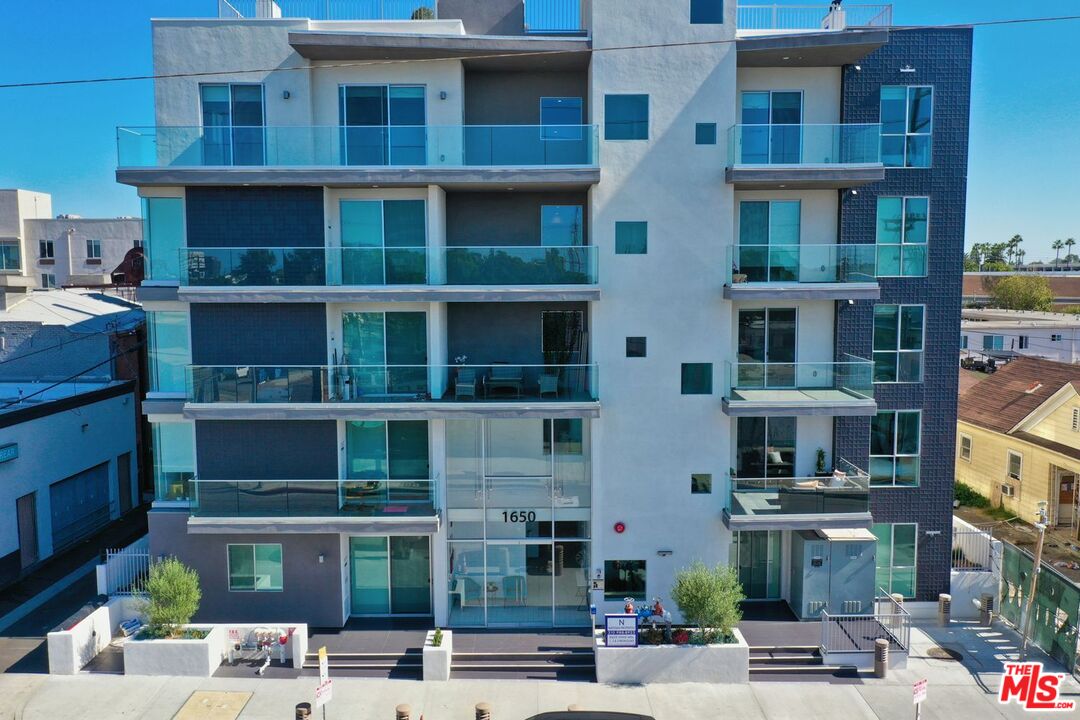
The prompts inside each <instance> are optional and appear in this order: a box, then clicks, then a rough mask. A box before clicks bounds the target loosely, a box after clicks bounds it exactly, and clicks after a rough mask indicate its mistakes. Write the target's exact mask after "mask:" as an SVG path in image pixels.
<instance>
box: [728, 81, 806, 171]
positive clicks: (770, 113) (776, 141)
mask: <svg viewBox="0 0 1080 720" xmlns="http://www.w3.org/2000/svg"><path fill="white" fill-rule="evenodd" d="M742 123H743V129H742V162H743V163H744V164H747V165H796V164H798V163H799V162H801V161H802V92H801V91H798V90H791V91H787V90H771V91H747V92H744V93H743V94H742Z"/></svg>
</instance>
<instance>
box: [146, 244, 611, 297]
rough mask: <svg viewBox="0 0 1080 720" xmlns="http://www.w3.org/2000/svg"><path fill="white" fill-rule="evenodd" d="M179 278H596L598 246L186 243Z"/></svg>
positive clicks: (236, 281) (211, 281)
mask: <svg viewBox="0 0 1080 720" xmlns="http://www.w3.org/2000/svg"><path fill="white" fill-rule="evenodd" d="M158 279H161V278H158ZM179 280H180V283H181V284H182V285H185V286H192V287H230V286H243V287H258V286H301V287H318V286H350V285H358V286H370V285H595V284H596V282H597V252H596V248H595V247H592V246H587V245H575V246H563V247H555V246H533V245H529V246H500V247H447V248H431V249H428V248H423V247H385V248H382V247H378V248H341V247H337V248H322V247H276V248H272V247H242V248H184V249H182V250H181V251H180V278H179Z"/></svg>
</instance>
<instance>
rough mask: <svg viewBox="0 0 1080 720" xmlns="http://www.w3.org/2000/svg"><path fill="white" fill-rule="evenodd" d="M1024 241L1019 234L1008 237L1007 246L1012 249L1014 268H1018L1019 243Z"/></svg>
mask: <svg viewBox="0 0 1080 720" xmlns="http://www.w3.org/2000/svg"><path fill="white" fill-rule="evenodd" d="M1022 242H1024V238H1022V237H1020V235H1013V236H1012V237H1011V238H1010V239H1009V247H1010V248H1011V249H1012V255H1013V257H1014V258H1015V259H1016V269H1017V270H1019V269H1020V257H1019V256H1020V243H1022Z"/></svg>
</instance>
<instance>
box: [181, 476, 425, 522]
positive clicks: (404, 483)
mask: <svg viewBox="0 0 1080 720" xmlns="http://www.w3.org/2000/svg"><path fill="white" fill-rule="evenodd" d="M191 487H192V488H193V497H192V499H191V514H192V515H194V516H195V517H204V518H218V517H220V518H245V517H311V518H326V517H361V518H372V517H388V518H391V517H430V516H433V515H435V514H436V507H435V493H434V481H432V480H383V479H362V480H359V479H358V480H202V479H198V480H193V481H191Z"/></svg>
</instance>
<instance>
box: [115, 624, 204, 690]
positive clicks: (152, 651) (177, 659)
mask: <svg viewBox="0 0 1080 720" xmlns="http://www.w3.org/2000/svg"><path fill="white" fill-rule="evenodd" d="M185 630H194V631H197V632H200V633H205V637H202V638H199V639H195V638H183V639H172V638H169V639H145V637H144V636H142V635H137V636H135V637H134V638H132V639H130V640H128V641H127V642H125V643H124V674H125V675H178V676H187V677H210V676H211V675H213V674H214V671H216V670H217V669H218V666H220V665H221V660H222V658H223V657H224V654H225V641H224V635H223V630H222V628H221V627H206V628H202V627H198V626H195V625H192V626H188V627H186V628H185Z"/></svg>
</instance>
